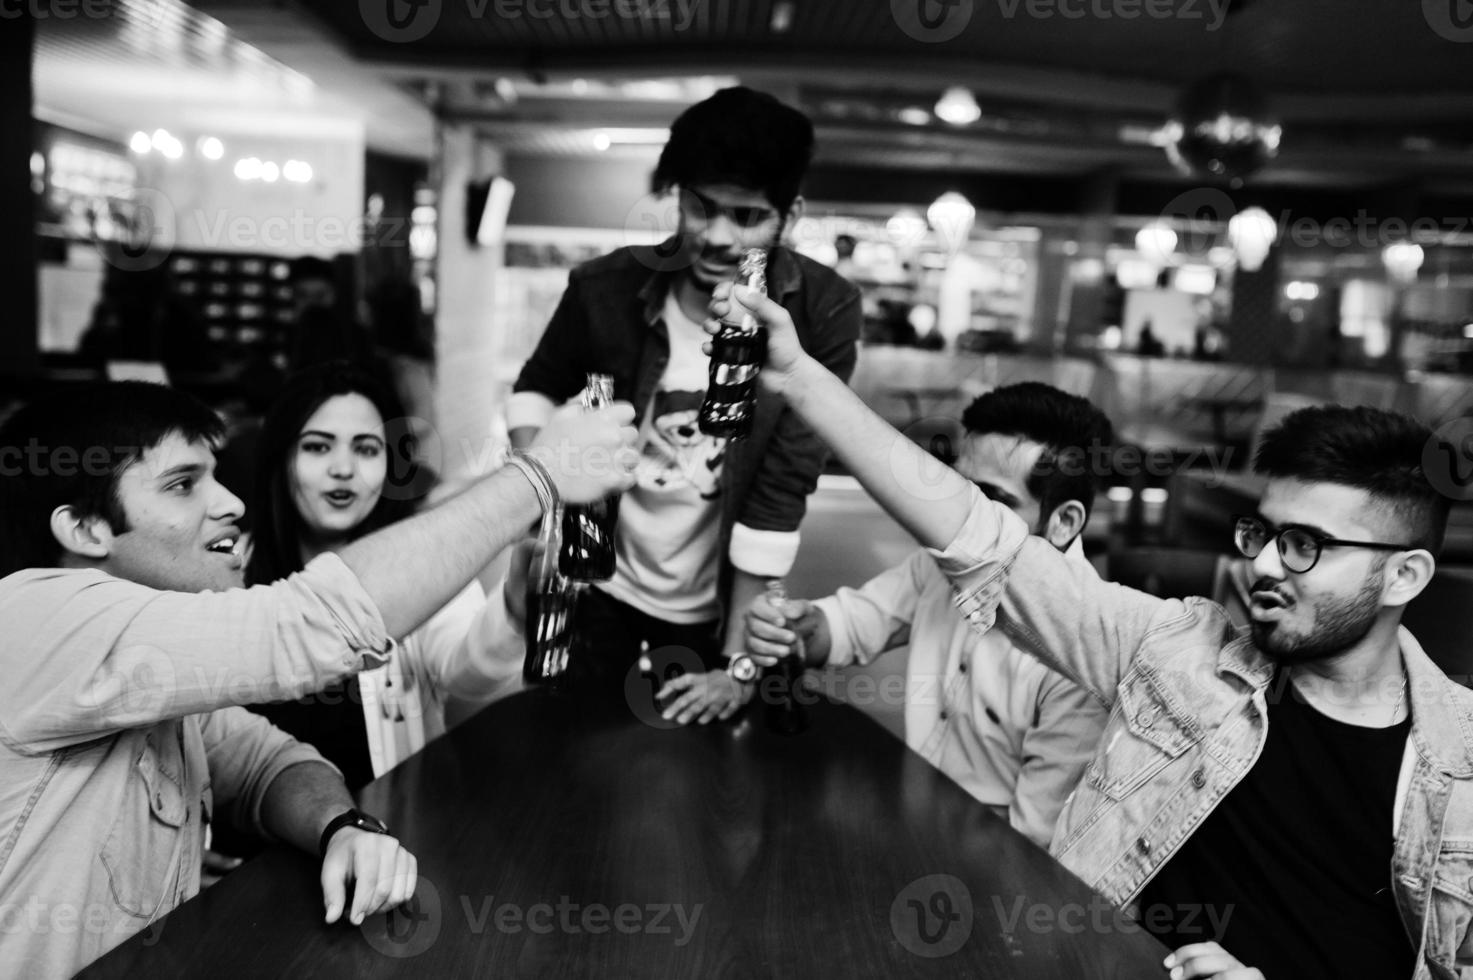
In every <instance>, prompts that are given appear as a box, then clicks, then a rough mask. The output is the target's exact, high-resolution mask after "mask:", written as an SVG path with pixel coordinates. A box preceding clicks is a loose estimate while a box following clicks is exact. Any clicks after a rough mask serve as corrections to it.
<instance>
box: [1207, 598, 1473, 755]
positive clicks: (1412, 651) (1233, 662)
mask: <svg viewBox="0 0 1473 980" xmlns="http://www.w3.org/2000/svg"><path fill="white" fill-rule="evenodd" d="M1398 640H1399V642H1400V644H1401V656H1402V663H1403V664H1405V666H1406V672H1407V697H1408V698H1409V699H1410V701H1411V706H1412V733H1411V740H1412V744H1413V745H1414V746H1415V748H1416V750H1417V753H1418V754H1419V755H1420V756H1421V757H1422V758H1423V759H1425V760H1427V764H1428V765H1429V766H1431V767H1432V768H1433V769H1435V770H1437V771H1438V772H1441V773H1445V774H1446V775H1448V776H1452V777H1454V778H1457V779H1469V778H1473V716H1470V715H1469V713H1468V712H1467V711H1466V709H1465V708H1464V707H1462V706H1461V705H1459V704H1458V703H1456V702H1455V701H1453V700H1452V699H1450V698H1448V697H1447V693H1446V692H1447V686H1448V680H1447V678H1446V677H1445V676H1444V675H1443V673H1442V671H1440V670H1438V668H1437V667H1436V665H1434V664H1433V663H1432V661H1431V659H1430V658H1428V656H1427V654H1426V653H1424V652H1423V651H1422V647H1421V645H1420V644H1419V643H1417V641H1416V638H1415V637H1413V636H1412V634H1411V632H1410V631H1408V630H1407V629H1406V628H1405V627H1403V628H1402V629H1401V630H1400V632H1399V634H1398ZM1275 667H1276V665H1275V663H1274V661H1273V660H1272V659H1270V658H1269V657H1267V656H1265V655H1264V654H1263V653H1262V652H1261V651H1260V650H1259V649H1258V648H1257V647H1255V646H1254V645H1253V641H1252V640H1250V639H1249V638H1248V636H1247V635H1246V634H1245V635H1243V636H1240V637H1238V638H1237V639H1236V640H1234V641H1233V642H1231V643H1229V644H1228V645H1227V646H1225V647H1223V649H1222V652H1221V654H1220V655H1219V656H1218V661H1217V669H1218V672H1219V673H1226V674H1231V675H1233V676H1235V677H1237V678H1239V679H1240V680H1242V681H1243V682H1244V683H1246V684H1248V685H1249V686H1250V687H1252V688H1253V689H1254V690H1255V691H1261V690H1263V689H1264V688H1266V687H1268V685H1269V684H1270V683H1271V682H1272V680H1273V676H1274V670H1275Z"/></svg>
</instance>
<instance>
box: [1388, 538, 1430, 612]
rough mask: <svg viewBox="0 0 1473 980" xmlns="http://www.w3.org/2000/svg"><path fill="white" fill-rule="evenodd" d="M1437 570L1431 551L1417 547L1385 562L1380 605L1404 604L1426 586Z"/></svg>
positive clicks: (1419, 593)
mask: <svg viewBox="0 0 1473 980" xmlns="http://www.w3.org/2000/svg"><path fill="white" fill-rule="evenodd" d="M1436 572H1437V559H1435V558H1433V557H1432V554H1431V552H1428V551H1424V550H1422V549H1421V548H1418V549H1417V550H1416V551H1408V552H1407V553H1406V554H1404V555H1400V556H1398V557H1396V558H1393V559H1392V560H1391V561H1389V562H1387V563H1386V583H1385V586H1384V587H1383V588H1382V590H1381V605H1383V606H1405V605H1406V604H1407V603H1409V602H1411V601H1412V600H1413V599H1415V598H1416V597H1417V596H1419V595H1421V594H1422V590H1423V589H1425V588H1427V583H1429V582H1431V581H1432V576H1433V575H1434V574H1436Z"/></svg>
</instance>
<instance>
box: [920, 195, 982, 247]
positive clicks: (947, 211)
mask: <svg viewBox="0 0 1473 980" xmlns="http://www.w3.org/2000/svg"><path fill="white" fill-rule="evenodd" d="M976 218H977V209H976V208H974V207H972V202H971V201H969V200H967V199H966V198H965V197H963V196H962V195H960V194H958V193H957V192H956V191H947V192H946V193H945V194H942V195H941V196H940V197H938V198H936V200H934V201H932V202H931V206H930V207H929V208H927V209H926V220H927V221H929V222H930V223H931V227H932V228H934V229H936V234H937V236H939V237H940V239H941V241H942V243H943V244H944V245H945V246H946V250H947V252H950V253H955V252H956V250H957V249H959V248H961V247H962V245H963V244H964V243H965V242H966V241H967V239H968V238H969V237H971V234H972V224H973V222H974V221H975V220H976Z"/></svg>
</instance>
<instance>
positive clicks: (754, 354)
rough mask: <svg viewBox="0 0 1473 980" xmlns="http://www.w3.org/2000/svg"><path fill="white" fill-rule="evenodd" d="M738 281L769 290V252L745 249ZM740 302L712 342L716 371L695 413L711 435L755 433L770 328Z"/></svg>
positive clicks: (742, 435)
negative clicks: (758, 388)
mask: <svg viewBox="0 0 1473 980" xmlns="http://www.w3.org/2000/svg"><path fill="white" fill-rule="evenodd" d="M736 284H737V285H738V286H746V287H748V288H750V289H755V290H757V291H758V292H761V293H766V292H767V252H765V251H764V250H763V249H760V248H749V249H747V250H746V251H745V252H743V253H742V264H741V266H740V267H739V269H738V271H737V277H736ZM740 310H741V308H740V307H739V306H737V305H736V304H735V303H733V304H732V312H731V313H729V314H727V319H724V320H723V321H722V323H721V330H720V332H719V333H717V334H716V337H715V338H714V339H713V340H712V341H711V374H710V381H709V382H708V384H707V386H706V398H705V400H704V401H703V402H701V410H700V412H699V414H698V415H697V416H696V421H697V424H698V425H699V426H700V429H701V431H702V432H704V433H705V434H706V435H708V436H718V437H721V438H726V439H741V438H743V437H745V436H748V435H750V434H751V432H752V418H753V416H754V415H755V414H756V409H757V374H758V372H759V371H761V369H762V362H763V361H764V360H766V358H767V331H766V330H765V329H763V327H762V325H761V324H759V323H758V322H757V318H756V317H754V316H753V315H752V314H750V313H747V312H745V311H741V312H739V311H740Z"/></svg>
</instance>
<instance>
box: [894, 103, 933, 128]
mask: <svg viewBox="0 0 1473 980" xmlns="http://www.w3.org/2000/svg"><path fill="white" fill-rule="evenodd" d="M899 118H900V121H901V122H903V123H905V124H906V125H907V126H924V125H926V124H927V123H929V122H930V121H931V114H930V113H929V112H927V111H926V110H925V109H922V108H921V107H920V106H918V105H908V106H906V107H905V108H904V109H901V110H900V113H899Z"/></svg>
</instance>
